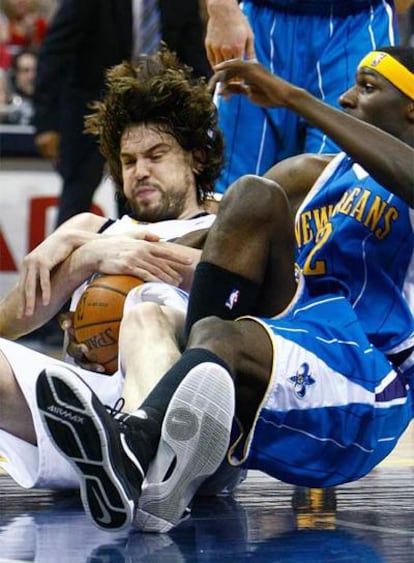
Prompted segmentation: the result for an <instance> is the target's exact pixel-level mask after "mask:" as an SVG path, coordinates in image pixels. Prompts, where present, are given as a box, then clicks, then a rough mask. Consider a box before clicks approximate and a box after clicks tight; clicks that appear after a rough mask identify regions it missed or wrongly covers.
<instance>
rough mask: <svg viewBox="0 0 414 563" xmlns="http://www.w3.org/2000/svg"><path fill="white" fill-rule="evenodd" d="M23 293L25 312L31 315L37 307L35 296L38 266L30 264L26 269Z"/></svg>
mask: <svg viewBox="0 0 414 563" xmlns="http://www.w3.org/2000/svg"><path fill="white" fill-rule="evenodd" d="M23 284H24V286H23V287H22V295H24V311H23V314H24V315H26V316H29V317H30V316H31V315H32V314H33V311H34V307H35V296H36V287H37V268H36V266H32V265H30V266H29V267H28V268H27V269H26V273H25V276H24V280H23Z"/></svg>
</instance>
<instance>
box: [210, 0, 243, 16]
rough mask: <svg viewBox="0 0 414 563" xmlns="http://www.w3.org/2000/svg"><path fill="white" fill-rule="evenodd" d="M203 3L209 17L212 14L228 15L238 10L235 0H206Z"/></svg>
mask: <svg viewBox="0 0 414 563" xmlns="http://www.w3.org/2000/svg"><path fill="white" fill-rule="evenodd" d="M205 3H206V9H207V14H208V15H209V17H211V16H212V15H217V16H223V15H226V16H228V15H229V14H231V13H232V12H234V10H240V8H239V4H238V2H237V0H206V2H205Z"/></svg>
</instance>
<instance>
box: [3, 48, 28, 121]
mask: <svg viewBox="0 0 414 563" xmlns="http://www.w3.org/2000/svg"><path fill="white" fill-rule="evenodd" d="M36 67H37V55H36V53H35V52H34V51H31V50H24V51H21V52H20V53H18V54H17V55H15V56H14V57H13V59H12V63H11V66H10V68H9V70H8V71H6V70H4V69H2V75H0V76H1V77H2V88H1V101H2V102H1V103H2V111H1V112H0V121H1V122H2V123H10V124H19V125H31V124H32V123H33V114H34V109H33V93H34V84H35V78H36Z"/></svg>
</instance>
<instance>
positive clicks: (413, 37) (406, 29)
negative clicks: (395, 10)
mask: <svg viewBox="0 0 414 563" xmlns="http://www.w3.org/2000/svg"><path fill="white" fill-rule="evenodd" d="M398 20H399V28H400V37H401V45H406V46H407V47H408V46H411V47H414V6H411V8H410V9H409V10H407V11H406V12H403V13H400V14H399V16H398Z"/></svg>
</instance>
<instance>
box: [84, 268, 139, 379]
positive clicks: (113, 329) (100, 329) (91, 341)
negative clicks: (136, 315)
mask: <svg viewBox="0 0 414 563" xmlns="http://www.w3.org/2000/svg"><path fill="white" fill-rule="evenodd" d="M142 283H144V282H143V281H142V280H141V279H140V278H136V277H134V276H124V275H102V276H98V277H96V278H95V279H94V280H93V281H92V282H91V283H90V284H89V285H88V286H87V287H86V289H85V291H84V292H83V293H82V295H81V298H80V299H79V303H78V305H77V307H76V309H75V312H74V315H73V330H74V337H75V341H76V342H77V343H78V344H86V346H87V347H88V350H89V353H88V358H89V359H90V361H91V362H96V363H98V364H101V365H102V366H103V367H104V368H105V373H107V374H110V375H112V374H113V373H114V372H115V371H116V370H117V368H118V337H119V326H120V323H121V319H122V314H123V310H124V302H125V298H126V296H127V294H128V292H129V291H130V290H131V289H132V288H134V287H136V286H138V285H141V284H142Z"/></svg>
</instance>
